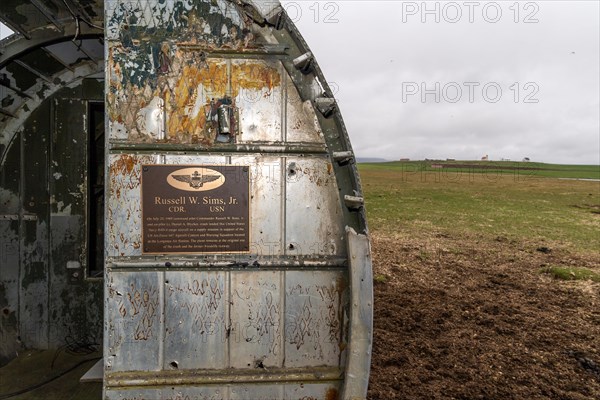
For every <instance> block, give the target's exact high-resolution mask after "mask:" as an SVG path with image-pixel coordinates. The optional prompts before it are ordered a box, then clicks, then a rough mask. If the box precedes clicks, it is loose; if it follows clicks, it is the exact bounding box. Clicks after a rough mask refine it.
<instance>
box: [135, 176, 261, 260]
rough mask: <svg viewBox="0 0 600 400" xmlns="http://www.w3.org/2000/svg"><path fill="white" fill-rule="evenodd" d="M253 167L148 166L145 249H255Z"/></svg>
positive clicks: (144, 180) (144, 195) (144, 200)
mask: <svg viewBox="0 0 600 400" xmlns="http://www.w3.org/2000/svg"><path fill="white" fill-rule="evenodd" d="M249 186H250V179H249V171H248V167H246V166H237V165H235V166H234V165H220V166H217V165H143V166H142V251H143V252H144V253H159V254H163V253H179V254H184V253H190V254H197V253H247V252H249V251H250V202H249V196H248V193H249Z"/></svg>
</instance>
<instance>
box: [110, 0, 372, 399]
mask: <svg viewBox="0 0 600 400" xmlns="http://www.w3.org/2000/svg"><path fill="white" fill-rule="evenodd" d="M267 3H269V4H267ZM106 39H107V54H108V59H107V67H106V73H107V76H106V85H107V86H106V93H107V104H108V107H107V114H108V127H109V128H108V134H107V135H106V136H107V140H108V141H107V148H108V153H109V157H108V163H107V165H108V166H107V179H108V185H107V189H108V199H107V226H106V242H107V246H106V248H107V249H108V250H107V265H106V276H105V284H106V288H105V291H106V313H105V327H106V330H105V342H106V345H105V352H106V354H105V355H106V359H105V376H104V378H105V383H104V396H105V398H106V399H117V398H122V397H128V398H131V397H134V398H135V397H138V398H169V396H171V395H172V394H173V393H175V392H173V391H176V392H177V394H178V395H181V393H186V394H189V395H190V396H192V395H193V396H196V397H198V398H211V399H212V398H215V399H217V398H218V399H248V398H252V399H273V398H277V399H300V398H307V397H308V398H313V399H327V400H334V399H340V398H343V399H360V398H365V396H366V389H367V383H368V375H369V363H370V351H371V335H372V322H371V321H372V278H371V263H370V254H369V244H368V238H367V236H366V235H367V229H366V221H365V214H364V207H363V200H362V197H361V196H362V194H361V188H360V181H359V178H358V175H357V171H356V167H355V165H354V155H353V152H352V148H351V146H350V142H349V138H348V135H347V133H346V130H345V127H344V124H343V121H342V118H341V114H340V112H339V109H338V107H337V104H336V102H335V99H334V98H333V96H332V94H331V91H330V89H329V88H328V86H327V84H326V82H325V79H324V77H323V76H322V74H321V72H320V69H319V67H318V64H317V63H316V61H315V60H314V58H313V57H312V55H311V53H310V50H309V49H308V47H307V45H306V43H305V42H304V40H303V39H302V37H301V36H300V34H299V33H298V32H297V30H296V28H295V27H294V26H293V24H292V23H291V21H289V19H288V18H287V16H286V14H285V12H283V10H282V8H281V7H280V5H279V4H278V2H251V1H243V2H237V1H236V2H233V1H226V0H217V1H214V0H195V1H191V0H149V1H145V2H139V1H137V0H136V1H131V0H107V1H106ZM156 164H158V165H173V166H176V165H185V166H186V171H187V169H189V171H193V170H194V168H196V169H197V170H198V171H204V167H206V166H213V168H215V167H214V166H221V167H223V168H243V169H244V170H245V171H247V174H248V176H249V190H248V202H249V214H250V216H251V218H250V223H249V224H248V225H244V224H240V225H239V226H240V228H239V229H247V231H248V237H250V246H249V250H248V251H245V252H242V253H227V252H219V253H216V254H215V253H208V252H206V253H203V252H190V253H183V254H182V253H164V254H147V253H144V252H143V243H142V242H143V240H144V236H143V235H142V230H143V225H144V224H143V223H142V221H143V220H144V219H145V218H147V216H146V213H145V211H144V210H143V209H142V206H141V204H142V203H143V202H142V200H143V199H144V197H143V196H144V193H147V192H149V191H148V190H146V191H144V187H147V186H146V185H152V187H153V191H152V193H158V192H160V193H163V192H164V193H167V194H166V195H164V196H163V195H161V196H163V197H160V196H158V198H156V199H155V198H152V199H150V200H149V201H146V200H148V199H145V200H144V201H145V203H144V204H146V206H148V205H150V206H152V204H154V205H156V206H157V207H159V206H163V205H164V206H166V207H168V206H169V204H171V205H173V204H175V205H177V206H176V207H174V208H173V211H172V212H177V213H180V214H179V215H177V216H176V218H175V217H173V218H171V217H166V219H165V220H164V221H162V222H161V221H160V220H159V221H158V222H159V223H164V225H163V226H164V229H168V230H171V231H173V232H175V234H174V235H175V236H172V237H175V238H176V237H177V235H178V234H179V235H180V236H185V232H186V231H185V229H187V228H185V227H183V228H182V226H185V221H186V218H188V215H190V214H189V212H190V211H189V208H188V207H190V206H192V205H193V206H194V207H201V206H203V205H204V206H206V207H205V208H202V209H200V208H194V210H196V211H194V212H202V213H209V212H214V213H217V214H216V215H217V217H214V216H211V215H209V214H202V215H206V216H205V217H203V218H206V219H211V220H214V219H215V218H217V219H216V220H222V221H223V225H222V226H223V227H224V228H225V227H229V226H231V225H228V224H231V223H232V222H231V215H230V214H228V213H227V204H235V202H236V201H237V199H236V198H235V197H234V196H232V197H229V198H227V199H225V198H215V197H214V196H213V197H211V194H210V193H208V192H207V193H205V194H203V195H198V196H197V197H194V196H192V198H189V197H186V196H191V195H190V194H189V192H190V191H193V190H194V188H193V187H191V189H190V187H188V188H187V192H186V191H184V190H182V191H181V193H180V192H177V190H178V189H177V188H176V187H175V189H173V188H171V189H164V190H163V189H160V185H162V183H161V182H154V181H153V182H146V181H144V180H143V179H140V175H141V171H142V169H143V168H145V167H147V166H148V165H156ZM190 168H191V169H190ZM209 168H210V167H209ZM189 174H191V175H190V176H189V177H181V179H182V182H184V181H185V182H192V179H196V180H197V181H198V182H200V180H201V178H200V177H199V174H200V173H198V174H197V175H198V176H197V177H195V178H194V174H193V173H192V172H189ZM228 179H229V178H228ZM227 182H229V183H227V184H225V186H223V187H224V188H227V185H232V186H231V187H232V188H234V186H235V185H236V183H235V182H234V181H233V182H232V181H227ZM240 182H242V181H240ZM244 182H246V181H244ZM240 184H242V183H240ZM243 184H246V183H243ZM190 185H191V184H190ZM196 185H197V186H198V187H200V185H201V183H196ZM184 186H185V184H184ZM155 187H158V188H159V189H156V188H155ZM220 187H221V186H220ZM157 190H158V191H157ZM161 190H162V191H161ZM165 190H166V191H165ZM184 192H185V193H184ZM169 196H170V197H169ZM211 206H212V207H211ZM209 208H210V210H209ZM198 210H203V211H198ZM169 212H171V211H169ZM219 213H221V214H219ZM161 215H162V214H161ZM219 218H220V219H219ZM228 218H229V219H228ZM165 221H166V222H165ZM169 221H179V222H177V223H173V222H169ZM181 221H183V222H181ZM227 221H229V222H227ZM182 224H183V225H182ZM192 225H193V224H192ZM200 225H201V224H200ZM201 227H202V226H200V228H201ZM355 232H356V233H355ZM169 240H171V239H169ZM175 240H176V239H175ZM224 240H226V239H224ZM138 278H139V279H138ZM138 286H140V287H138ZM142 286H143V288H142ZM118 293H120V295H119V294H118ZM132 293H133V294H132ZM135 293H139V295H140V296H141V297H140V299H141V300H140V301H141V302H138V303H136V302H135V298H136V297H135ZM146 293H147V295H146ZM130 297H131V298H132V299H134V300H133V302H132V300H129V298H130ZM133 305H136V307H138V309H139V312H138V314H135V310H133V313H134V314H133V315H132V308H131V307H133ZM143 307H146V308H144V309H143V310H142V308H143ZM148 308H151V309H152V311H153V312H154V311H156V313H152V318H150V317H149V316H148V315H147V314H148ZM144 312H145V313H146V314H143V313H144ZM142 314H143V315H146V317H144V316H143V315H142ZM140 324H141V325H140ZM138 326H141V327H142V328H144V329H142V332H147V334H146V335H141V336H140V335H138V334H136V329H137V327H138Z"/></svg>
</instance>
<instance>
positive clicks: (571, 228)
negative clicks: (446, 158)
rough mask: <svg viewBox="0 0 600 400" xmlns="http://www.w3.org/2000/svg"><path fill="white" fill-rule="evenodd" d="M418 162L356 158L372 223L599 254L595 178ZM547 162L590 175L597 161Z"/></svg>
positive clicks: (599, 188) (599, 194) (599, 201)
mask: <svg viewBox="0 0 600 400" xmlns="http://www.w3.org/2000/svg"><path fill="white" fill-rule="evenodd" d="M457 163H463V162H457ZM421 164H422V163H421ZM421 164H419V163H418V162H409V163H406V162H398V163H377V164H359V166H358V167H359V171H360V174H361V180H362V182H363V190H364V194H365V201H366V208H367V213H368V219H369V225H370V227H371V229H372V230H380V231H385V232H393V231H403V232H407V233H413V232H423V231H444V232H448V233H459V234H460V233H468V234H474V235H486V236H491V237H498V236H502V237H506V238H508V239H516V240H521V241H536V242H537V243H550V242H554V244H558V245H560V246H563V247H570V248H573V249H578V250H585V251H592V252H594V253H598V254H599V255H600V252H599V251H598V249H600V182H591V181H577V180H559V179H549V178H546V177H543V176H541V175H540V174H537V172H538V171H534V172H536V174H535V175H533V174H517V173H515V171H512V172H511V173H497V174H496V173H490V171H488V170H486V171H485V172H478V171H476V170H472V171H464V170H463V171H460V172H455V173H451V172H450V171H440V170H437V171H436V170H429V169H428V168H426V167H424V168H423V169H421V170H417V169H416V168H415V166H419V165H421ZM512 164H515V163H512ZM519 164H520V163H519ZM528 165H536V164H533V163H528ZM546 165H548V164H546ZM408 166H411V167H410V168H408ZM551 166H552V168H551V171H550V170H548V171H549V172H548V173H550V172H551V173H552V174H554V176H555V177H589V176H590V175H585V173H584V171H592V170H594V169H598V167H597V166H564V165H563V166H560V168H559V167H558V166H555V165H551ZM559 169H560V170H562V171H563V173H562V175H561V174H559V173H558V170H559ZM529 172H531V171H529Z"/></svg>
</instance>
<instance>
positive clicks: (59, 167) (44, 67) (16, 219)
mask: <svg viewBox="0 0 600 400" xmlns="http://www.w3.org/2000/svg"><path fill="white" fill-rule="evenodd" d="M0 20H1V21H2V22H3V23H5V24H6V25H7V26H9V27H10V28H11V29H13V31H15V34H14V35H12V36H9V37H7V38H6V39H4V40H2V41H1V42H0V132H1V133H0V183H1V186H0V244H1V248H0V264H1V268H0V310H1V314H0V318H1V319H2V321H1V324H0V337H1V340H0V343H1V344H0V362H1V363H2V365H3V364H4V363H6V362H7V361H8V360H10V359H11V358H13V357H15V356H16V354H17V353H18V352H19V351H21V350H22V349H23V348H39V349H48V348H54V349H56V348H59V347H61V346H65V345H67V346H68V347H72V348H74V347H77V346H82V345H86V344H97V345H99V344H100V343H101V340H102V283H101V281H100V280H99V279H90V277H89V276H88V272H89V269H88V267H89V264H90V262H89V259H88V249H87V247H86V246H87V243H88V239H89V237H88V236H89V232H88V230H87V229H86V228H87V227H88V218H89V215H88V214H89V205H90V204H89V203H90V202H89V199H90V198H89V196H88V195H89V194H90V192H91V189H93V187H92V188H90V187H88V184H89V181H88V153H89V152H88V146H89V145H91V143H92V142H93V141H94V139H92V140H90V137H91V133H90V132H92V131H94V127H91V126H90V124H89V121H90V117H92V115H93V114H94V112H93V110H97V111H98V112H100V113H101V110H102V108H103V103H104V73H103V71H104V42H103V29H102V25H103V2H102V1H91V0H90V1H72V0H65V1H63V0H57V1H55V0H4V1H1V2H0ZM92 118H93V117H92ZM95 121H96V122H97V117H96V119H95ZM101 125H102V126H103V124H101ZM102 130H103V129H102Z"/></svg>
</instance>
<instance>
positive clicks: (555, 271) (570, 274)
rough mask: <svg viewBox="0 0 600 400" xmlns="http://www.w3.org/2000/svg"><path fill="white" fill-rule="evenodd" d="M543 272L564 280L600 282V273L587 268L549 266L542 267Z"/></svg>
mask: <svg viewBox="0 0 600 400" xmlns="http://www.w3.org/2000/svg"><path fill="white" fill-rule="evenodd" d="M542 272H543V273H545V274H549V275H552V276H553V277H554V278H556V279H561V280H564V281H586V280H589V281H593V282H600V274H599V273H597V272H594V271H592V270H590V269H587V268H573V267H547V268H544V269H542Z"/></svg>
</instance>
